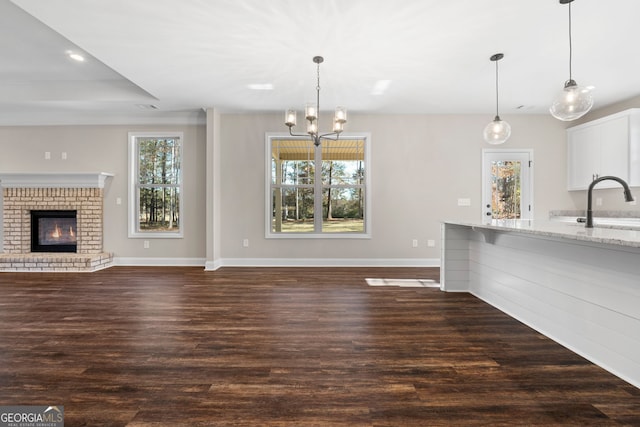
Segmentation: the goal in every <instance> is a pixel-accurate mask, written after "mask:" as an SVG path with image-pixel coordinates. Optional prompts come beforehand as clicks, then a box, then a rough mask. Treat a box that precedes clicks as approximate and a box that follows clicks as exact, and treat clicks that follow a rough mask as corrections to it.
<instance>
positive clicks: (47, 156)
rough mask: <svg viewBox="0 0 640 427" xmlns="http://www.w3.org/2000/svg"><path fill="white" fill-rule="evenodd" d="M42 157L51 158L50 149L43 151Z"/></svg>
mask: <svg viewBox="0 0 640 427" xmlns="http://www.w3.org/2000/svg"><path fill="white" fill-rule="evenodd" d="M44 159H45V160H51V151H45V152H44Z"/></svg>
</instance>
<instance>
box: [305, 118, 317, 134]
mask: <svg viewBox="0 0 640 427" xmlns="http://www.w3.org/2000/svg"><path fill="white" fill-rule="evenodd" d="M307 133H308V134H310V135H315V134H317V133H318V127H317V126H316V122H311V121H310V122H309V123H307Z"/></svg>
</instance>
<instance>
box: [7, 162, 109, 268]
mask: <svg viewBox="0 0 640 427" xmlns="http://www.w3.org/2000/svg"><path fill="white" fill-rule="evenodd" d="M109 176H111V175H110V174H104V173H100V174H4V175H0V180H1V184H2V187H3V227H4V228H3V230H4V253H3V254H0V271H96V270H100V269H103V268H106V267H109V266H111V264H112V262H113V254H112V253H108V252H104V251H103V248H102V239H103V192H104V181H105V179H106V178H107V177H109ZM32 210H76V211H77V253H66V252H57V253H49V252H37V253H35V252H31V215H30V213H31V211H32Z"/></svg>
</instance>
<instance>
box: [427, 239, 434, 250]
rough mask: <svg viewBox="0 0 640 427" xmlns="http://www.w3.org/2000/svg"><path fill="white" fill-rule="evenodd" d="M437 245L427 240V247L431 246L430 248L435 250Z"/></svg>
mask: <svg viewBox="0 0 640 427" xmlns="http://www.w3.org/2000/svg"><path fill="white" fill-rule="evenodd" d="M435 245H436V241H435V240H427V246H429V247H430V248H433V247H434V246H435Z"/></svg>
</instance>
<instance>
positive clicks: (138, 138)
mask: <svg viewBox="0 0 640 427" xmlns="http://www.w3.org/2000/svg"><path fill="white" fill-rule="evenodd" d="M182 138H183V135H182V133H181V132H169V133H149V132H145V133H142V132H130V133H129V237H145V238H154V237H157V238H166V237H177V238H179V237H183V230H182V229H183V224H182V218H183V217H182Z"/></svg>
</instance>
